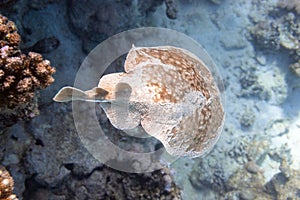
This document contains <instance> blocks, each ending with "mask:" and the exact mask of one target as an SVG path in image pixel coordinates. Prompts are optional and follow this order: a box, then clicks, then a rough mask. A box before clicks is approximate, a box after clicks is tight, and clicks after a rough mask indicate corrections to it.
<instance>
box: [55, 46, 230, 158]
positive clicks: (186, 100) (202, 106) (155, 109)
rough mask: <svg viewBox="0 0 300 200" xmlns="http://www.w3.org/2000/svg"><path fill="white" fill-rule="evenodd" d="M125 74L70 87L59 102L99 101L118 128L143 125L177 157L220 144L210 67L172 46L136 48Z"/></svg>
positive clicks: (217, 94)
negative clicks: (83, 87) (92, 85)
mask: <svg viewBox="0 0 300 200" xmlns="http://www.w3.org/2000/svg"><path fill="white" fill-rule="evenodd" d="M124 70H125V72H121V73H112V74H107V75H104V76H103V77H102V78H101V79H100V81H99V84H98V86H97V87H95V88H94V89H92V90H88V91H85V92H84V91H81V90H78V89H76V88H72V87H65V88H63V89H61V90H60V91H59V93H58V94H57V95H56V96H55V97H54V100H55V101H59V102H65V101H70V100H83V101H94V102H100V105H101V107H102V108H103V109H104V111H105V113H106V115H107V117H108V118H109V120H110V122H111V123H112V125H113V126H115V127H116V128H118V129H122V130H126V129H133V128H136V127H137V126H139V125H141V126H142V127H143V128H144V130H145V131H146V132H147V133H148V134H149V135H151V136H153V137H155V138H157V139H158V140H160V141H161V142H162V143H163V145H164V147H165V148H166V151H167V152H168V153H169V154H171V155H174V156H190V157H197V156H201V155H203V154H204V153H207V152H208V151H209V150H210V149H212V147H213V146H214V144H215V143H216V142H217V140H218V138H219V136H220V134H221V131H222V127H223V123H224V109H223V106H222V104H221V97H220V92H219V90H218V87H217V84H216V82H215V80H214V78H213V76H212V74H211V72H210V71H209V69H208V68H207V66H206V65H205V64H204V62H202V60H200V59H199V58H198V57H197V56H195V55H194V54H192V53H191V52H189V51H187V50H185V49H181V48H177V47H172V46H158V47H135V46H133V47H132V48H131V49H130V51H129V53H128V55H127V57H126V61H125V66H124Z"/></svg>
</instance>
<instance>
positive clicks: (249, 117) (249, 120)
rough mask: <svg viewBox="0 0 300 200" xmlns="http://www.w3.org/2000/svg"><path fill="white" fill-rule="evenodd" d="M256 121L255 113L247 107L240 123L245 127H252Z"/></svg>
mask: <svg viewBox="0 0 300 200" xmlns="http://www.w3.org/2000/svg"><path fill="white" fill-rule="evenodd" d="M254 122H255V114H254V111H253V110H252V109H246V110H245V111H244V113H243V114H242V116H241V118H240V123H241V125H242V126H243V127H246V128H248V127H250V126H252V125H253V123H254Z"/></svg>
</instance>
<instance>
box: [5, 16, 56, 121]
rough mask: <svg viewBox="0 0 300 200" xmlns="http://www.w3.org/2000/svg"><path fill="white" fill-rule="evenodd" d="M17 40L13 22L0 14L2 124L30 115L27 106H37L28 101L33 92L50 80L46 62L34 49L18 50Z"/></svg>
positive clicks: (51, 78)
mask: <svg viewBox="0 0 300 200" xmlns="http://www.w3.org/2000/svg"><path fill="white" fill-rule="evenodd" d="M20 41H21V37H20V35H19V34H18V33H17V28H16V26H15V24H14V23H13V22H12V21H9V20H8V19H7V18H6V17H4V16H2V15H0V119H5V121H6V122H7V123H5V125H4V126H7V125H10V124H11V121H17V120H18V119H20V118H21V119H24V118H27V117H28V116H29V115H31V116H32V114H31V113H30V107H31V108H32V107H37V106H34V105H32V100H33V97H34V92H35V91H36V90H37V89H41V88H46V87H47V86H49V85H50V84H51V83H52V82H53V81H54V79H53V77H52V76H51V75H52V74H53V73H54V72H55V69H54V68H52V67H51V66H50V62H49V61H48V60H43V58H42V56H41V55H40V54H38V53H33V52H29V54H28V55H27V56H26V55H25V54H22V53H21V51H20V49H19V44H20ZM28 108H29V109H28ZM0 126H2V123H1V124H0Z"/></svg>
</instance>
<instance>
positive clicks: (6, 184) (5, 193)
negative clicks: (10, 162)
mask: <svg viewBox="0 0 300 200" xmlns="http://www.w3.org/2000/svg"><path fill="white" fill-rule="evenodd" d="M13 189H14V180H13V178H12V177H11V176H10V174H9V172H8V171H7V170H6V169H5V168H4V167H2V166H1V165H0V200H18V198H17V197H16V195H15V194H13Z"/></svg>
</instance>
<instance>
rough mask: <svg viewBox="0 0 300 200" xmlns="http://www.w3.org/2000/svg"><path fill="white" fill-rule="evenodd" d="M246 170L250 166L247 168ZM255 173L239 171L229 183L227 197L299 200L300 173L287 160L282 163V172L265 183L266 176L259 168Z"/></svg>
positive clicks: (256, 167)
mask: <svg viewBox="0 0 300 200" xmlns="http://www.w3.org/2000/svg"><path fill="white" fill-rule="evenodd" d="M245 167H246V168H247V167H248V168H249V166H245ZM251 169H254V170H253V171H251V170H250V171H249V170H247V171H245V170H243V169H240V170H238V171H237V172H236V173H235V174H233V175H232V176H231V177H230V178H229V180H228V182H227V187H228V192H227V193H226V195H225V196H226V197H227V198H230V199H232V198H233V197H235V198H240V199H299V198H300V194H299V191H300V181H299V180H300V179H299V178H300V173H299V170H294V169H291V168H290V167H289V166H288V163H287V162H286V160H285V159H283V160H282V161H281V165H280V172H279V173H277V174H275V175H274V176H273V178H272V179H271V180H270V181H268V182H267V183H265V178H264V175H263V173H262V171H261V169H260V168H259V167H258V166H255V167H253V168H251Z"/></svg>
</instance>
